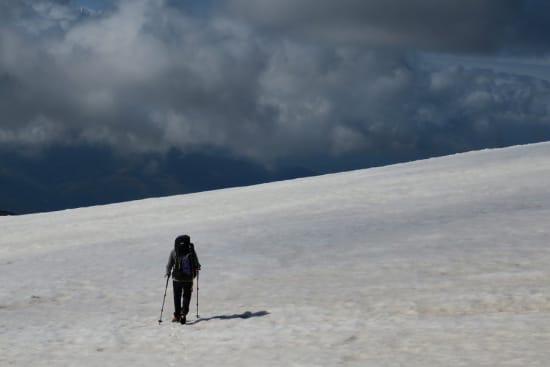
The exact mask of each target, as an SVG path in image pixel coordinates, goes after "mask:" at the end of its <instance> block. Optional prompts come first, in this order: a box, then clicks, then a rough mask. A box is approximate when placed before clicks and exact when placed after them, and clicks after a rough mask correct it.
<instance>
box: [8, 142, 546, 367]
mask: <svg viewBox="0 0 550 367" xmlns="http://www.w3.org/2000/svg"><path fill="white" fill-rule="evenodd" d="M548 218H550V144H548V143H543V144H536V145H529V146H521V147H513V148H507V149H502V150H490V151H481V152H472V153H467V154H460V155H455V156H450V157H443V158H437V159H430V160H425V161H418V162H412V163H406V164H400V165H395V166H389V167H382V168H375V169H368V170H361V171H354V172H348V173H342V174H335V175H327V176H321V177H314V178H306V179H298V180H292V181H284V182H277V183H271V184H266V185H259V186H252V187H245V188H235V189H227V190H220V191H211V192H205V193H199V194H192V195H183V196H176V197H167V198H161V199H150V200H142V201H135V202H128V203H122V204H116V205H109V206H99V207H90V208H82V209H77V210H68V211H62V212H55V213H46V214H37V215H27V216H20V217H2V218H1V219H0V229H1V233H2V235H1V237H0V278H1V284H2V285H1V288H0V365H1V366H10V365H16V366H102V367H103V366H176V365H193V366H278V367H279V366H340V365H343V366H422V367H427V366H438V367H439V366H522V367H524V366H529V367H533V366H545V367H546V366H548V363H549V362H548V361H549V360H550V351H549V349H548V346H549V345H550V246H549V245H550V229H549V225H548V224H549V222H548ZM182 233H189V234H190V235H191V237H192V240H193V241H194V242H195V245H196V248H197V251H198V255H199V257H200V260H201V263H202V265H203V272H202V273H201V277H200V295H199V296H200V299H199V301H200V309H199V312H200V315H201V317H202V318H201V319H199V320H197V321H195V316H194V315H195V302H196V298H195V295H196V294H195V293H194V295H193V301H192V306H193V307H192V309H191V312H190V315H189V316H190V317H189V319H190V321H191V322H192V324H191V325H186V326H182V325H179V324H173V323H171V322H170V317H171V313H172V312H173V305H172V299H171V297H172V292H171V288H169V290H168V295H167V298H166V308H165V313H164V316H163V319H164V322H163V323H162V324H160V325H159V324H158V322H157V320H158V318H159V313H160V308H161V303H162V296H163V294H164V285H165V280H164V278H163V274H164V266H165V263H166V261H167V258H168V254H169V252H170V250H171V248H172V243H173V239H174V237H175V236H176V235H178V234H182Z"/></svg>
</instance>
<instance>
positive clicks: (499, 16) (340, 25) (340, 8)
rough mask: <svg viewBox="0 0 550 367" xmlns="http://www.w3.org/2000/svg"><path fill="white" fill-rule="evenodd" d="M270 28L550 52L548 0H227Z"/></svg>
mask: <svg viewBox="0 0 550 367" xmlns="http://www.w3.org/2000/svg"><path fill="white" fill-rule="evenodd" d="M227 7H228V9H230V11H232V12H233V14H235V15H236V16H240V17H243V18H244V19H247V20H248V21H252V22H254V23H256V24H258V25H260V26H263V27H265V28H266V29H271V30H276V31H279V32H281V33H284V34H294V35H305V36H308V37H310V38H311V39H314V40H317V41H320V40H321V41H324V42H333V43H341V44H355V45H357V44H362V45H370V46H383V47H387V46H402V47H413V48H422V49H428V50H446V51H475V52H492V51H496V50H502V49H505V50H523V51H526V50H529V51H532V52H537V51H541V50H542V51H548V41H549V40H550V26H549V23H548V21H549V20H550V12H549V10H550V5H549V4H548V2H547V1H545V0H523V1H522V0H447V1H441V0H386V1H378V0H340V1H332V0H279V1H271V0H227Z"/></svg>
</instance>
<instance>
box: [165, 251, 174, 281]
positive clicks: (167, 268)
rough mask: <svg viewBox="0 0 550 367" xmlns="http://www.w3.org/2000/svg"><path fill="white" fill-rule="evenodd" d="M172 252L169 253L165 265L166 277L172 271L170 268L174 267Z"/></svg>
mask: <svg viewBox="0 0 550 367" xmlns="http://www.w3.org/2000/svg"><path fill="white" fill-rule="evenodd" d="M172 252H173V251H172ZM172 252H170V257H168V264H166V274H165V275H166V277H169V276H170V272H171V271H172V267H173V266H174V256H173V253H172Z"/></svg>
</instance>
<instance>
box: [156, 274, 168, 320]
mask: <svg viewBox="0 0 550 367" xmlns="http://www.w3.org/2000/svg"><path fill="white" fill-rule="evenodd" d="M168 280H170V275H168V276H167V277H166V287H165V288H164V298H163V299H162V308H161V309H160V317H159V325H160V323H161V322H162V311H164V301H166V291H167V290H168Z"/></svg>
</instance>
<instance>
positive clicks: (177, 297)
mask: <svg viewBox="0 0 550 367" xmlns="http://www.w3.org/2000/svg"><path fill="white" fill-rule="evenodd" d="M172 284H173V285H174V315H176V316H185V315H187V313H188V312H189V303H190V302H191V293H192V292H193V282H176V281H174V282H172ZM182 295H183V300H182Z"/></svg>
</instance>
